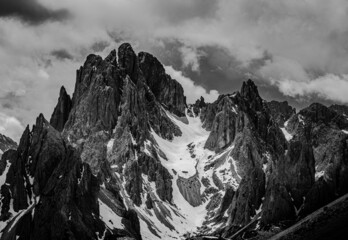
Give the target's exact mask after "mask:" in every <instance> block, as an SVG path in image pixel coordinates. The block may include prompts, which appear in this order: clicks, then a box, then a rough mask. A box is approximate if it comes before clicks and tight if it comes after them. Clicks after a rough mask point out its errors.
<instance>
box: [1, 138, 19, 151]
mask: <svg viewBox="0 0 348 240" xmlns="http://www.w3.org/2000/svg"><path fill="white" fill-rule="evenodd" d="M16 148H17V143H16V142H15V141H13V140H12V139H11V138H9V137H6V136H5V135H3V134H1V133H0V155H2V154H3V153H4V152H6V151H7V150H9V149H16Z"/></svg>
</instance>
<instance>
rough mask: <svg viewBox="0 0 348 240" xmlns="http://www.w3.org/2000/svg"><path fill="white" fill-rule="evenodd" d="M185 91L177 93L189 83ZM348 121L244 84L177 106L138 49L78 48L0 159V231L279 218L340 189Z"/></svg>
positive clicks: (202, 228) (103, 234) (165, 232)
mask: <svg viewBox="0 0 348 240" xmlns="http://www.w3.org/2000/svg"><path fill="white" fill-rule="evenodd" d="M188 94H189V93H188ZM347 161H348V120H347V119H346V118H345V117H344V116H343V115H342V114H340V113H337V112H336V111H335V110H333V109H329V108H327V107H325V106H323V105H320V104H313V105H311V106H309V107H308V108H306V109H303V110H301V111H299V112H298V113H296V111H295V109H294V108H292V107H291V106H289V105H288V103H287V102H283V103H280V102H275V101H274V102H266V101H264V100H263V99H262V98H261V96H260V95H259V93H258V89H257V86H256V85H255V84H254V82H253V81H251V80H248V81H246V82H244V83H243V85H242V87H241V90H240V91H237V92H234V93H232V94H225V95H221V96H219V98H218V99H217V100H216V101H215V102H213V103H206V102H205V100H204V99H203V98H201V99H199V100H197V102H196V103H195V104H193V105H187V103H186V97H185V95H184V90H183V88H182V86H181V85H180V84H179V83H178V82H177V81H176V80H174V79H172V78H171V77H170V76H169V75H167V74H166V73H165V70H164V67H163V65H162V64H161V63H160V62H159V61H158V60H157V58H156V57H154V56H152V55H151V54H149V53H144V52H141V53H139V54H136V53H135V52H134V51H133V49H132V47H131V45H129V44H127V43H125V44H122V45H121V46H120V47H119V48H118V50H117V51H116V50H114V51H112V52H111V53H110V54H109V55H108V56H107V57H106V58H104V59H103V58H102V57H100V56H97V55H94V54H91V55H89V56H88V57H87V59H86V61H85V63H84V64H83V66H81V67H80V69H79V70H78V71H77V76H76V83H75V91H74V93H73V95H72V98H71V97H70V96H69V95H68V94H67V93H66V91H65V89H64V87H62V89H61V91H60V94H59V99H58V104H57V106H56V107H55V109H54V111H53V114H52V116H51V119H50V121H49V122H48V121H47V120H46V119H45V118H44V116H42V115H40V116H39V117H38V119H37V122H36V124H35V126H34V127H33V128H32V129H31V130H30V128H29V127H27V129H26V130H25V132H24V133H23V136H22V138H21V142H20V144H19V147H18V149H17V150H10V151H7V152H6V153H5V154H4V155H3V157H2V159H1V161H0V173H1V176H0V178H1V180H0V181H1V182H0V184H1V191H0V194H1V216H0V221H1V222H0V223H1V224H0V226H1V231H2V232H1V236H2V237H1V239H14V238H16V236H17V237H19V238H20V239H151V240H152V239H185V238H186V237H189V236H190V235H213V236H221V235H222V236H223V237H230V236H232V235H233V234H235V233H236V232H237V231H238V230H240V229H241V228H242V227H243V226H247V225H249V224H250V222H251V221H253V222H252V223H253V224H251V225H250V227H249V228H246V230H245V231H246V232H247V233H254V235H255V234H256V235H257V231H261V230H262V231H272V229H274V228H275V227H280V228H284V227H286V226H289V225H291V224H292V223H294V222H295V221H297V220H298V219H300V218H303V217H304V216H306V215H307V214H309V213H311V212H313V211H315V210H316V209H318V208H320V207H321V206H323V205H325V204H327V203H328V202H330V201H332V200H334V199H336V198H337V197H339V196H341V195H343V194H345V193H347V192H348V189H347V186H348V184H347V179H348V173H347V170H348V168H347V164H348V163H347Z"/></svg>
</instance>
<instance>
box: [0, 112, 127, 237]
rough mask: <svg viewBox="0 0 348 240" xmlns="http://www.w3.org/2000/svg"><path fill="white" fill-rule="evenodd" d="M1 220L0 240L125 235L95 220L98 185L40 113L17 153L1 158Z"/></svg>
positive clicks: (97, 216)
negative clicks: (4, 222) (2, 179)
mask: <svg viewBox="0 0 348 240" xmlns="http://www.w3.org/2000/svg"><path fill="white" fill-rule="evenodd" d="M1 165H2V166H4V165H5V166H6V167H5V169H4V170H3V172H2V174H5V173H4V171H5V172H6V175H5V183H2V184H3V185H2V186H1V195H2V205H1V219H2V220H3V221H5V220H8V219H9V220H8V223H9V224H8V225H7V227H5V229H4V230H3V234H2V239H13V238H15V236H18V237H19V238H24V239H27V238H34V239H66V238H67V237H69V238H74V239H97V238H99V237H101V236H108V237H112V236H114V237H117V236H127V232H126V231H124V230H121V229H120V230H111V229H108V228H107V227H106V225H105V224H104V223H103V221H102V220H101V219H100V218H99V214H100V210H99V203H98V192H99V183H98V179H97V178H96V177H95V176H93V174H92V172H91V170H90V167H89V165H88V164H86V163H83V162H82V161H81V159H80V157H79V154H78V152H76V151H75V150H74V149H73V148H72V147H71V146H68V145H67V144H66V143H65V141H64V139H63V138H62V137H61V135H60V133H59V132H58V131H56V130H55V129H54V128H53V127H52V126H51V125H50V124H49V123H48V122H47V121H46V120H45V119H44V117H43V116H42V115H40V116H39V117H38V118H37V120H36V124H35V126H34V127H33V130H32V131H30V130H29V127H27V128H26V130H25V131H24V133H23V136H22V138H21V141H20V144H19V147H18V150H17V151H15V150H11V151H8V152H6V153H5V154H4V156H3V157H2V159H1Z"/></svg>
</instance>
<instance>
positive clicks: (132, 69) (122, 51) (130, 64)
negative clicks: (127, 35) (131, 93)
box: [118, 43, 138, 83]
mask: <svg viewBox="0 0 348 240" xmlns="http://www.w3.org/2000/svg"><path fill="white" fill-rule="evenodd" d="M118 65H119V67H120V68H124V69H125V72H126V74H128V76H129V77H130V78H131V79H132V81H133V82H134V83H136V82H137V80H138V60H137V55H136V54H135V52H134V51H133V48H132V46H131V45H130V44H129V43H123V44H121V45H120V47H119V48H118Z"/></svg>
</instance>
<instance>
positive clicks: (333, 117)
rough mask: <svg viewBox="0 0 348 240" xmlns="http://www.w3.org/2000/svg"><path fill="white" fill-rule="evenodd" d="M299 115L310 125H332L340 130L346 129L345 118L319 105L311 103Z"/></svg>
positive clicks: (346, 122)
mask: <svg viewBox="0 0 348 240" xmlns="http://www.w3.org/2000/svg"><path fill="white" fill-rule="evenodd" d="M299 115H301V116H304V118H305V120H307V121H308V122H310V123H312V124H313V123H317V124H318V123H323V124H326V125H329V124H334V125H337V126H338V128H340V129H342V128H348V120H347V118H346V117H344V116H343V115H341V114H339V113H337V112H336V111H334V110H332V109H330V108H328V107H326V106H324V105H323V104H320V103H313V104H311V105H310V106H309V107H307V108H305V109H302V110H301V111H300V112H299Z"/></svg>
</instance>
